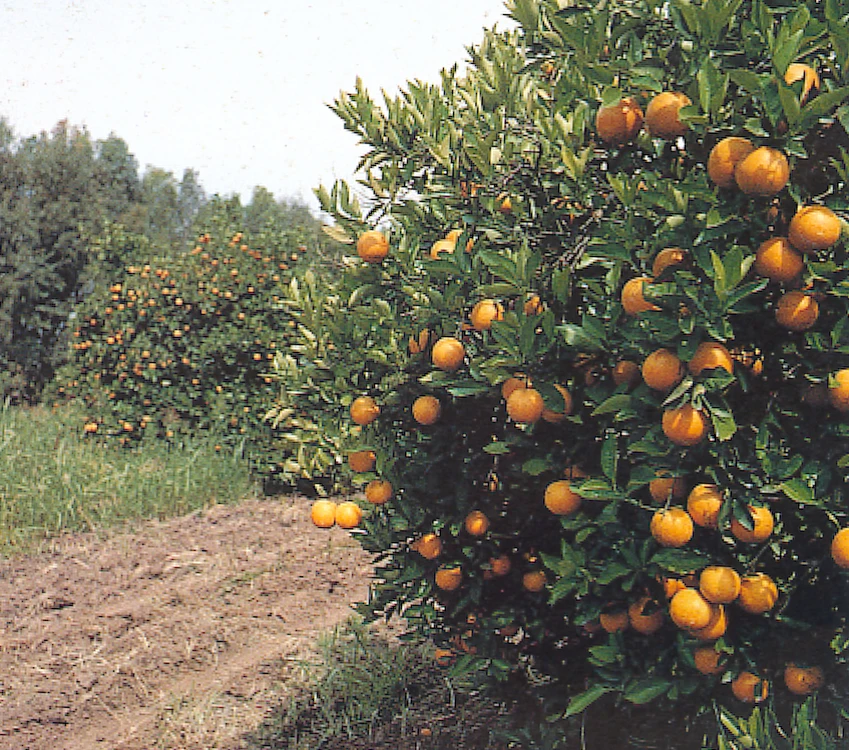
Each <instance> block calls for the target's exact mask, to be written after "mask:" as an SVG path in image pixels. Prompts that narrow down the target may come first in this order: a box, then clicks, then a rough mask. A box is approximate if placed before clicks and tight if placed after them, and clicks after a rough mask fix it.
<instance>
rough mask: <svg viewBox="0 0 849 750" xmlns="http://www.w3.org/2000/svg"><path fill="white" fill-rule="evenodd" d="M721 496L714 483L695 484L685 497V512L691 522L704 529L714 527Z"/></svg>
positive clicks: (717, 519)
mask: <svg viewBox="0 0 849 750" xmlns="http://www.w3.org/2000/svg"><path fill="white" fill-rule="evenodd" d="M722 503H723V497H722V492H721V491H720V489H719V487H717V486H716V485H715V484H697V485H696V486H695V487H693V489H692V490H691V491H690V494H689V495H688V497H687V512H688V513H689V514H690V516H691V517H692V519H693V523H695V524H696V525H697V526H701V527H702V528H704V529H715V528H717V527H718V525H719V511H720V510H721V509H722Z"/></svg>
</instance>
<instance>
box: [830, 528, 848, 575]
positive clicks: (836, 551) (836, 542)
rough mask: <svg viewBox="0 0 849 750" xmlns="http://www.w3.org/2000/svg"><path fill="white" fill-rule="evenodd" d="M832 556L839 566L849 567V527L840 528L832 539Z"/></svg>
mask: <svg viewBox="0 0 849 750" xmlns="http://www.w3.org/2000/svg"><path fill="white" fill-rule="evenodd" d="M831 558H832V560H834V562H835V563H837V565H838V567H841V568H849V528H845V529H840V531H838V532H837V533H836V534H835V535H834V538H833V539H832V540H831Z"/></svg>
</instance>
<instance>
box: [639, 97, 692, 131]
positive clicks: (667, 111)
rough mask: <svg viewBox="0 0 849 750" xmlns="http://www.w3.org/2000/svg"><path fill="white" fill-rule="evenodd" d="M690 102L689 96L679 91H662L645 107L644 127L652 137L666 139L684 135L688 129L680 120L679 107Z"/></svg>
mask: <svg viewBox="0 0 849 750" xmlns="http://www.w3.org/2000/svg"><path fill="white" fill-rule="evenodd" d="M689 104H692V102H691V101H690V97H688V96H687V95H686V94H682V93H681V92H679V91H664V92H663V93H661V94H658V95H657V96H655V97H654V98H653V99H652V100H651V101H650V102H649V104H648V107H646V127H647V128H648V130H649V133H650V134H651V135H652V137H655V138H665V139H667V140H669V139H672V138H677V137H678V136H682V135H685V134H686V133H687V130H688V129H689V128H688V127H687V125H686V124H684V123H683V122H681V109H682V108H683V107H686V106H688V105H689Z"/></svg>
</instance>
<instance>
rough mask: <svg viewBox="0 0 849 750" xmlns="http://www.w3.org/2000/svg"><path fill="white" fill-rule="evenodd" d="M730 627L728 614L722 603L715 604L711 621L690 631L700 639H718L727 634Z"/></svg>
mask: <svg viewBox="0 0 849 750" xmlns="http://www.w3.org/2000/svg"><path fill="white" fill-rule="evenodd" d="M727 629H728V615H727V614H726V612H725V607H724V606H723V605H722V604H715V605H714V611H713V615H711V618H710V622H709V623H708V624H707V625H705V626H704V627H703V628H698V629H696V630H691V631H690V633H691V634H692V635H693V636H694V637H696V638H698V639H699V640H700V641H716V640H718V639H719V638H722V636H723V635H725V631H726V630H727Z"/></svg>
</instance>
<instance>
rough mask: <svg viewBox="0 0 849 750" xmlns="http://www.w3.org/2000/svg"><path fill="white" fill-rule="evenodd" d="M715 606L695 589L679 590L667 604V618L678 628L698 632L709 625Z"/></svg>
mask: <svg viewBox="0 0 849 750" xmlns="http://www.w3.org/2000/svg"><path fill="white" fill-rule="evenodd" d="M715 606H716V605H713V604H711V603H710V602H709V601H708V600H707V599H705V598H704V597H703V596H702V595H701V593H700V592H699V591H698V590H697V589H689V588H687V589H681V591H679V592H677V593H676V594H675V595H674V596H673V597H672V600H671V601H670V602H669V617H670V619H671V620H672V622H674V623H675V624H676V625H677V626H678V627H679V628H682V629H684V630H698V629H699V628H704V627H707V626H708V625H709V624H710V621H711V619H712V618H713V616H714V612H715V609H714V608H715Z"/></svg>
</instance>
